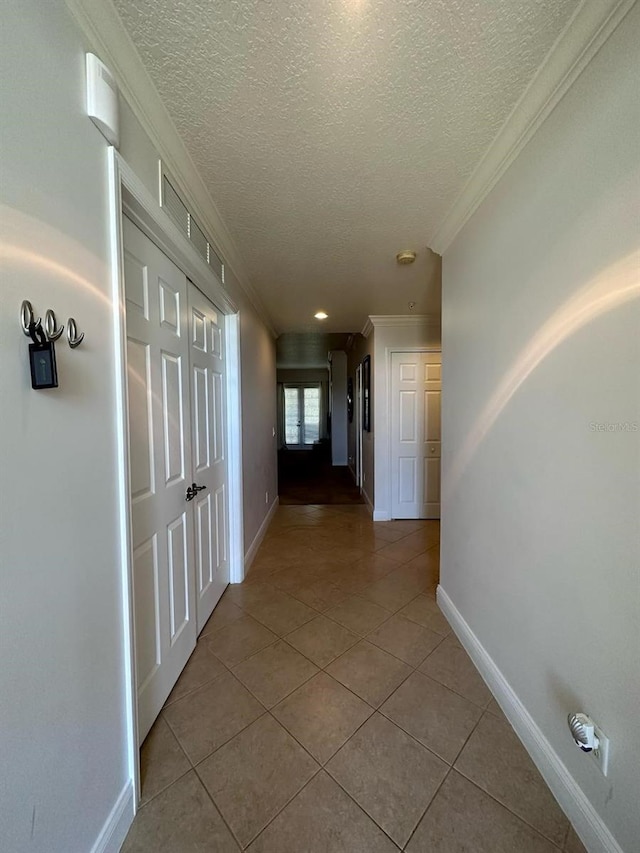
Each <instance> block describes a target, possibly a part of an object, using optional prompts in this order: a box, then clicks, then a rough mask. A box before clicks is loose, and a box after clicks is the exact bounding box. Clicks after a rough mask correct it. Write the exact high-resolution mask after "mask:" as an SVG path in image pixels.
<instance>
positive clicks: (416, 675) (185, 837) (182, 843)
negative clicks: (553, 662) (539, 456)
mask: <svg viewBox="0 0 640 853" xmlns="http://www.w3.org/2000/svg"><path fill="white" fill-rule="evenodd" d="M438 555H439V523H438V522H430V521H396V522H386V523H377V524H376V523H373V522H372V521H371V520H370V516H369V511H368V509H367V508H366V507H364V506H358V505H354V506H284V507H280V508H279V509H278V511H277V514H276V516H275V518H274V520H273V522H272V524H271V527H270V528H269V531H268V534H267V537H266V538H265V540H264V542H263V543H262V546H261V548H260V550H259V552H258V555H257V557H256V559H255V561H254V564H253V566H252V569H251V571H250V574H249V576H248V578H247V580H246V581H245V583H243V584H241V585H237V586H230V587H228V588H227V591H226V592H225V594H224V596H223V598H222V600H221V602H220V604H219V605H218V607H217V608H216V610H215V611H214V613H213V615H212V617H211V619H210V620H209V622H208V624H207V625H206V626H205V628H204V630H203V631H202V634H201V635H200V638H199V641H198V645H197V648H196V650H195V652H194V653H193V655H192V657H191V659H190V661H189V663H188V665H187V667H186V669H185V670H184V672H183V674H182V676H181V677H180V679H179V681H178V683H177V684H176V686H175V688H174V690H173V692H172V694H171V696H170V697H169V699H168V701H167V703H166V705H165V707H164V709H163V711H162V713H161V715H160V717H159V718H158V720H157V722H156V723H155V725H154V727H153V729H152V731H151V733H150V735H149V737H148V738H147V740H146V742H145V744H144V746H143V749H142V807H141V809H140V811H139V812H138V815H137V817H136V819H135V821H134V824H133V826H132V828H131V830H130V832H129V835H128V837H127V840H126V842H125V845H124V848H123V850H124V851H126V853H192V851H193V853H196V851H199V852H200V851H209V850H210V851H213V853H218V851H220V853H226V851H238V850H240V849H248V850H250V851H251V853H377V852H378V851H380V853H386V851H394V850H398V849H402V850H407V851H410V853H418V851H425V853H463V851H468V853H516V851H517V853H557V851H559V850H560V851H566V853H583V851H584V848H583V847H582V845H581V844H580V842H579V840H578V838H577V836H576V835H575V833H574V832H573V830H572V829H571V828H570V827H569V824H568V821H567V819H566V818H565V816H564V815H563V813H562V812H561V810H560V809H559V807H558V806H557V805H556V803H555V801H554V799H553V798H552V796H551V794H550V793H549V791H548V789H547V787H546V785H545V784H544V782H543V781H542V779H541V777H540V776H539V774H538V772H537V771H536V769H535V767H534V765H533V764H532V762H531V761H530V759H529V758H528V756H527V754H526V753H525V751H524V749H523V748H522V747H521V746H520V743H519V741H518V740H517V738H516V737H515V735H514V734H513V732H512V731H511V728H510V727H509V725H508V723H507V722H506V720H505V718H504V716H503V715H502V712H501V711H500V709H499V708H498V706H497V704H496V703H495V701H494V700H493V699H492V697H491V695H490V693H489V691H488V690H487V688H486V687H485V685H484V683H483V681H482V680H481V678H480V677H479V675H478V674H477V672H476V671H475V669H474V667H473V665H472V663H471V661H470V660H469V658H468V657H467V655H466V653H465V652H464V651H463V649H462V647H461V646H460V645H459V643H458V642H457V640H456V639H455V637H454V636H453V635H452V634H451V632H450V629H449V626H448V624H447V622H446V621H445V619H444V617H443V616H442V615H441V613H440V611H439V609H438V607H437V605H436V603H435V589H436V585H437V582H438Z"/></svg>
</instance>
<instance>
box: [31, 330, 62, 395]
mask: <svg viewBox="0 0 640 853" xmlns="http://www.w3.org/2000/svg"><path fill="white" fill-rule="evenodd" d="M27 331H28V334H29V337H30V338H31V340H32V341H33V343H31V344H29V367H30V368H31V387H32V388H35V389H36V390H40V389H43V388H57V387H58V369H57V367H56V348H55V344H54V342H53V341H50V340H47V336H46V334H45V331H44V329H43V328H42V322H41V320H35V319H34V318H33V314H32V315H31V318H30V320H29V325H28V326H27Z"/></svg>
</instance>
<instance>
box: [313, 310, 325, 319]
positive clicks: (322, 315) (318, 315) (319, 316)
mask: <svg viewBox="0 0 640 853" xmlns="http://www.w3.org/2000/svg"><path fill="white" fill-rule="evenodd" d="M313 316H314V317H315V318H316V320H326V319H327V317H328V316H329V315H328V314H327V312H326V311H316V313H315V314H314V315H313Z"/></svg>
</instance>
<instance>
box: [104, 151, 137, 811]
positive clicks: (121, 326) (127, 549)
mask: <svg viewBox="0 0 640 853" xmlns="http://www.w3.org/2000/svg"><path fill="white" fill-rule="evenodd" d="M108 160H109V228H110V241H109V242H110V246H111V276H112V281H111V285H112V294H113V311H114V314H113V327H114V349H115V359H114V363H115V407H116V440H117V465H118V484H117V489H118V508H119V520H118V527H119V533H120V565H121V583H122V621H123V626H124V637H123V650H124V677H125V689H126V716H127V756H128V765H129V778H130V780H131V784H132V791H133V814H135V812H136V808H137V803H138V800H139V798H140V758H139V753H138V698H137V676H136V652H135V649H136V647H135V620H134V611H133V571H132V567H133V535H132V522H131V503H130V500H129V495H130V494H131V489H130V486H129V471H130V470H131V469H130V464H129V407H128V403H127V401H128V399H129V395H128V391H127V331H126V325H125V298H124V285H123V282H124V266H123V258H124V253H123V238H122V178H121V174H120V162H119V160H120V158H119V157H118V153H117V151H116V150H115V148H111V147H110V148H109V151H108Z"/></svg>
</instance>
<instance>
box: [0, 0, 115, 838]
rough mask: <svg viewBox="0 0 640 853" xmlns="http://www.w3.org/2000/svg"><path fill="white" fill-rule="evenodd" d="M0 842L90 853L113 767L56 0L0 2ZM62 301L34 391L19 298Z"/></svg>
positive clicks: (96, 403) (93, 452) (65, 54)
mask: <svg viewBox="0 0 640 853" xmlns="http://www.w3.org/2000/svg"><path fill="white" fill-rule="evenodd" d="M2 16H3V26H2V36H1V39H2V45H1V48H0V78H1V79H2V81H3V82H2V102H1V106H0V113H1V115H2V121H1V128H2V129H1V131H0V133H1V136H2V144H1V148H2V157H1V158H0V170H1V175H0V193H1V203H2V216H1V229H2V236H1V237H0V256H2V281H1V283H0V295H1V301H2V310H1V312H0V389H1V394H2V397H1V399H2V409H1V412H2V413H1V415H0V419H1V434H2V441H1V442H0V477H1V482H0V501H1V512H0V523H1V528H2V538H1V541H0V561H1V568H0V574H1V578H2V580H1V591H0V608H1V613H0V649H1V650H2V651H1V653H0V669H1V673H2V675H1V678H0V682H1V683H2V689H1V690H0V707H1V711H0V743H1V745H0V753H1V754H2V784H1V788H2V792H1V793H0V838H2V841H1V842H0V847H2V849H3V850H7V851H11V853H20V851H26V850H28V851H30V853H32V852H33V853H35V851H43V853H63V851H64V853H68V851H88V850H90V849H91V847H92V845H93V843H94V841H95V839H96V838H97V836H98V833H99V832H100V830H101V827H102V826H103V824H104V822H105V821H106V819H107V816H108V815H109V813H110V811H111V809H112V807H113V805H114V803H115V801H116V799H117V797H118V796H119V795H120V793H121V791H122V790H123V788H124V786H125V785H126V782H127V776H128V773H127V763H126V754H125V714H124V701H125V690H124V675H123V643H122V637H123V628H122V608H121V593H120V569H119V565H118V558H119V557H118V537H117V529H118V528H117V507H116V477H117V472H116V439H115V418H114V414H113V412H114V377H113V373H114V370H113V360H114V357H113V321H112V305H111V297H110V273H109V267H108V256H109V255H108V253H109V246H108V227H107V215H108V207H107V146H106V142H104V140H103V138H102V137H101V136H100V134H99V133H98V131H97V130H96V128H95V127H94V126H93V125H92V124H91V122H90V121H89V120H88V119H87V118H86V117H85V116H84V115H83V101H84V86H83V66H84V50H83V45H82V41H81V39H80V36H79V33H78V32H77V30H76V28H75V26H74V24H73V23H72V22H71V19H70V18H69V16H68V14H67V12H66V11H65V10H64V8H63V7H62V6H61V4H60V3H58V2H49V3H41V2H37V0H6V2H4V3H3V10H2ZM25 298H29V299H30V300H31V301H32V302H33V305H34V307H35V308H36V309H37V312H38V314H40V315H42V316H43V315H44V312H45V311H46V309H47V308H53V309H54V310H55V311H56V314H57V316H58V318H59V319H60V320H66V318H68V317H69V316H70V315H73V316H74V317H75V318H76V319H77V322H78V328H79V329H80V330H81V331H84V332H85V334H86V339H85V343H84V344H83V345H82V346H81V347H80V348H79V349H77V350H75V351H71V350H70V349H69V347H68V345H67V343H66V339H64V338H63V339H61V340H60V341H59V342H58V344H57V345H56V348H57V353H58V374H59V382H60V387H59V388H58V389H56V390H49V391H32V390H31V385H30V380H29V369H28V361H27V344H28V341H27V338H25V337H24V335H23V334H22V332H21V331H20V330H19V328H18V322H17V318H18V309H19V307H20V303H21V301H22V300H23V299H25Z"/></svg>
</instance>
